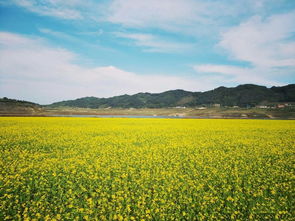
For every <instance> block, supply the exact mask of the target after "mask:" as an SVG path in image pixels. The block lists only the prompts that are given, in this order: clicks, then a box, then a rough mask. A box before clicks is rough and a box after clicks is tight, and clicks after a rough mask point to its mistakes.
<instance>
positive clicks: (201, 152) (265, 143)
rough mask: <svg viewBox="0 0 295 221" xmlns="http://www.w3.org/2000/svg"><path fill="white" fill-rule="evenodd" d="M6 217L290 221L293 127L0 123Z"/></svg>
mask: <svg viewBox="0 0 295 221" xmlns="http://www.w3.org/2000/svg"><path fill="white" fill-rule="evenodd" d="M0 128H1V129H0V137H1V140H0V151H1V155H0V220H292V219H293V218H294V211H295V208H294V205H295V200H294V199H295V190H294V186H295V182H294V181H295V179H294V178H295V174H294V165H295V158H294V153H295V121H292V120H222V119H126V118H125V119H123V118H122V119H120V118H62V117H56V118H51V117H48V118H44V117H43V118H42V117H1V118H0Z"/></svg>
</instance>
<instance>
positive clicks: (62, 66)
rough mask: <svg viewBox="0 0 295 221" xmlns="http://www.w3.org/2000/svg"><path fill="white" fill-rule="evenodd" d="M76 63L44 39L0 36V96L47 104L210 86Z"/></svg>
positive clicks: (9, 35) (174, 77) (71, 56)
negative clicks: (68, 100) (80, 98)
mask: <svg viewBox="0 0 295 221" xmlns="http://www.w3.org/2000/svg"><path fill="white" fill-rule="evenodd" d="M75 59H77V55H76V54H74V53H72V52H70V51H67V50H64V49H60V48H53V47H51V46H50V45H48V44H47V43H46V42H45V41H44V40H42V39H39V38H32V37H28V36H22V35H17V34H12V33H5V32H0V66H1V69H0V84H1V87H0V94H1V96H7V97H12V98H19V99H26V100H32V101H35V102H40V103H50V102H54V101H59V100H62V99H73V98H77V97H83V96H91V95H93V96H98V97H108V96H113V95H121V94H124V93H128V94H132V93H137V92H143V91H148V92H161V91H165V90H170V89H177V88H181V89H187V90H193V91H199V90H204V89H210V88H212V87H213V85H214V84H212V82H210V81H208V82H207V84H206V83H205V82H198V80H197V79H192V78H185V77H178V76H166V75H140V74H136V73H132V72H128V71H124V70H121V69H119V68H116V67H113V66H105V67H94V68H87V67H83V66H81V65H78V64H76V63H75ZM214 86H216V85H214Z"/></svg>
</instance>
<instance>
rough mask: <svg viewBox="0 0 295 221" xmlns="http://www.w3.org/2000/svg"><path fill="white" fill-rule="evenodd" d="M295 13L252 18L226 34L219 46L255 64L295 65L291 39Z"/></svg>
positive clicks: (294, 26)
mask: <svg viewBox="0 0 295 221" xmlns="http://www.w3.org/2000/svg"><path fill="white" fill-rule="evenodd" d="M293 21H295V12H294V11H293V12H291V13H288V14H281V15H275V16H271V17H269V18H267V19H264V20H263V19H262V18H261V17H257V16H256V17H252V18H251V19H249V20H248V21H246V22H244V23H241V24H240V25H239V26H237V27H234V28H231V29H229V30H228V31H226V32H224V33H223V34H222V40H221V41H220V43H219V45H220V46H221V47H222V48H224V49H225V50H226V51H227V52H228V53H229V54H230V56H231V57H232V58H233V59H236V60H241V61H247V62H250V63H251V64H252V65H255V66H264V67H285V66H295V50H294V49H295V42H294V40H293V41H291V40H288V38H289V37H291V36H292V35H293V34H294V32H295V23H294V22H293Z"/></svg>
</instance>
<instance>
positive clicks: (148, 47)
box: [114, 32, 195, 53]
mask: <svg viewBox="0 0 295 221" xmlns="http://www.w3.org/2000/svg"><path fill="white" fill-rule="evenodd" d="M114 34H115V35H116V36H117V37H119V38H126V39H131V40H132V41H133V42H134V44H135V45H136V46H139V47H142V48H143V51H146V52H161V53H165V52H176V53H183V52H188V51H191V50H192V49H194V48H195V45H194V44H192V43H183V42H175V41H171V40H168V39H164V38H162V37H158V36H155V35H152V34H142V33H132V34H130V33H122V32H116V33H114Z"/></svg>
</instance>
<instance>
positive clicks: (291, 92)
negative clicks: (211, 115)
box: [47, 84, 295, 108]
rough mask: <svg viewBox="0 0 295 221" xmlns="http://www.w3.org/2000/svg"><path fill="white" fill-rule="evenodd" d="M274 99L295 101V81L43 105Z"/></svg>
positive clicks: (229, 102)
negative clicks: (272, 85) (272, 84)
mask: <svg viewBox="0 0 295 221" xmlns="http://www.w3.org/2000/svg"><path fill="white" fill-rule="evenodd" d="M278 102H295V84H289V85H286V86H282V87H275V86H274V87H270V88H267V87H265V86H259V85H254V84H244V85H239V86H237V87H230V88H227V87H218V88H216V89H213V90H209V91H205V92H190V91H185V90H180V89H178V90H170V91H166V92H163V93H138V94H134V95H127V94H125V95H121V96H114V97H110V98H98V97H83V98H78V99H75V100H67V101H61V102H56V103H53V104H50V105H47V107H80V108H109V107H111V108H167V107H195V106H202V105H204V106H210V105H220V106H239V107H251V106H256V105H269V104H274V103H278Z"/></svg>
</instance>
